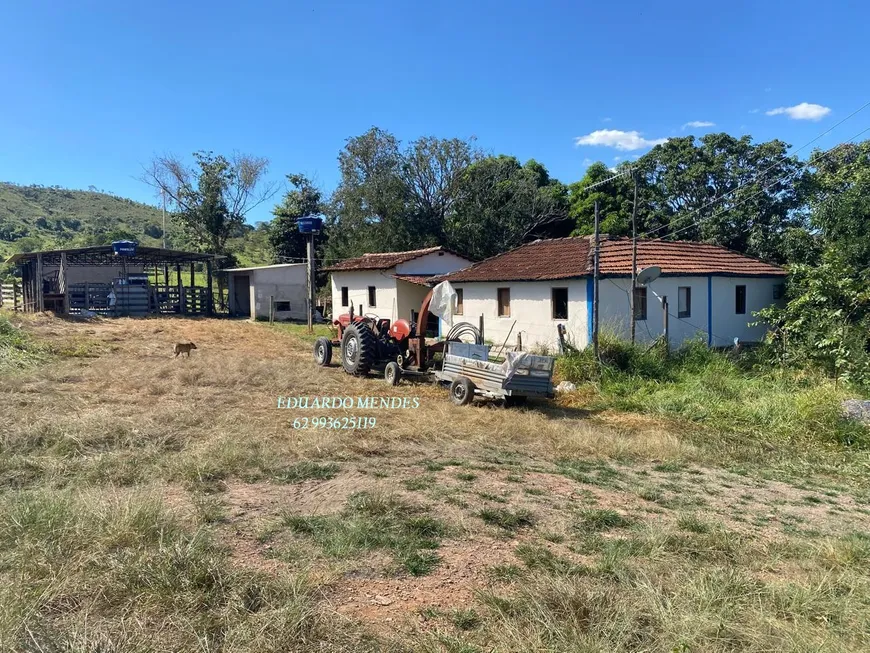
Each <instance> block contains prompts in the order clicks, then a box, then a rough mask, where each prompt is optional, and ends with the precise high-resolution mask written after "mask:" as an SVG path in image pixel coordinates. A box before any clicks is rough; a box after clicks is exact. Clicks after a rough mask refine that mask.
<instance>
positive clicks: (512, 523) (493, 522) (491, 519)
mask: <svg viewBox="0 0 870 653" xmlns="http://www.w3.org/2000/svg"><path fill="white" fill-rule="evenodd" d="M477 516H478V517H480V518H481V519H482V520H483V521H484V522H485V523H487V524H489V525H490V526H498V527H499V528H501V529H503V530H506V531H517V530H520V529H521V528H528V527H531V526H534V525H535V518H534V515H533V514H532V512H531V511H529V510H526V509H525V508H520V509H518V510H515V511H514V510H510V509H508V508H484V509H482V510H481V511H480V512H478V513H477Z"/></svg>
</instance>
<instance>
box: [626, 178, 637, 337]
mask: <svg viewBox="0 0 870 653" xmlns="http://www.w3.org/2000/svg"><path fill="white" fill-rule="evenodd" d="M631 176H632V177H633V178H634V206H632V209H631V294H630V295H629V307H628V312H629V314H630V315H631V344H634V332H635V328H636V326H637V322H636V320H635V317H634V294H635V292H636V290H637V173H635V172H632V175H631Z"/></svg>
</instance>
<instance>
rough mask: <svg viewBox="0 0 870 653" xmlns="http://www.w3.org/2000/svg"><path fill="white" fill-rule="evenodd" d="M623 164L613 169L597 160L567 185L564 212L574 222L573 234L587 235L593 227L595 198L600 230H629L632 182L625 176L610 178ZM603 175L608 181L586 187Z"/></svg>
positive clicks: (618, 233) (619, 232) (621, 232)
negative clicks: (566, 207)
mask: <svg viewBox="0 0 870 653" xmlns="http://www.w3.org/2000/svg"><path fill="white" fill-rule="evenodd" d="M625 165H627V164H623V166H622V167H621V168H620V169H619V170H617V171H613V170H611V169H610V168H608V167H607V166H606V165H604V164H603V163H601V162H600V161H599V162H597V163H593V164H592V165H591V166H589V167H588V168H587V169H586V174H585V175H583V179H581V180H580V181H577V182H574V183H573V184H571V185H570V186H569V199H568V202H569V210H568V213H569V215H570V216H571V218H573V220H574V223H575V226H574V235H576V236H587V235H589V234H591V233H592V232H593V231H594V227H595V202H598V214H599V219H600V220H601V233H606V234H611V235H613V236H624V235H626V234H630V233H631V210H632V204H633V201H634V195H633V193H634V182H633V181H632V180H631V178H630V177H628V176H624V177H618V178H616V179H612V178H613V177H614V176H615V175H616V174H617V173H618V172H620V171H624V170H625ZM605 179H611V181H609V182H608V183H606V184H602V185H601V186H597V187H596V188H594V189H592V190H591V191H587V190H586V188H587V187H588V186H591V185H592V184H596V183H599V182H601V181H604V180H605ZM638 204H639V205H640V202H638Z"/></svg>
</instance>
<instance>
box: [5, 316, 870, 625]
mask: <svg viewBox="0 0 870 653" xmlns="http://www.w3.org/2000/svg"><path fill="white" fill-rule="evenodd" d="M28 328H29V329H30V330H32V331H33V332H34V333H36V334H37V335H38V336H39V337H41V338H45V339H47V340H48V341H50V342H53V343H55V344H56V345H57V346H58V347H62V348H65V349H66V350H72V351H73V352H74V355H70V356H65V357H63V358H62V359H60V360H58V361H56V362H52V363H50V364H48V365H47V366H45V367H43V368H40V369H37V370H36V371H34V372H32V373H28V374H26V375H18V376H15V377H14V378H13V377H10V378H4V379H2V380H0V391H2V393H3V400H4V405H5V407H4V413H5V414H6V416H5V417H4V426H3V430H4V439H5V441H7V442H13V441H15V440H16V438H24V437H33V434H34V433H36V432H37V431H39V432H44V431H45V429H46V428H48V427H47V424H49V422H51V423H53V424H54V425H55V426H56V427H57V428H59V429H61V430H62V429H63V428H64V425H65V424H72V423H75V424H77V425H78V426H80V427H82V429H84V430H83V431H82V433H83V435H79V436H77V439H76V441H75V442H67V443H66V444H65V445H64V446H67V447H69V448H70V450H71V451H75V452H76V453H75V456H74V457H73V458H69V459H62V460H61V462H57V463H46V464H45V467H43V468H42V473H44V474H46V475H47V478H50V479H54V481H53V482H55V483H56V484H57V485H62V484H63V483H64V482H65V480H64V479H65V474H66V473H67V468H66V467H64V466H65V465H67V466H68V465H71V464H74V463H75V464H82V465H85V464H86V465H90V466H88V467H86V468H83V469H85V472H82V473H86V474H97V473H100V474H114V475H115V476H112V477H111V479H112V480H111V482H112V483H117V484H118V485H125V484H126V485H128V486H129V485H133V486H136V485H142V486H149V487H156V488H158V490H159V491H160V492H161V493H162V494H163V496H164V497H165V498H166V500H167V503H168V504H169V505H171V506H173V507H174V509H177V510H178V511H180V512H183V513H186V514H196V513H197V511H198V510H199V511H203V510H204V509H203V508H202V506H203V505H206V506H207V509H208V510H209V511H211V513H213V515H212V516H211V517H210V518H209V519H207V520H206V521H207V522H208V523H209V525H210V528H213V529H215V531H216V532H217V533H218V534H219V536H220V538H221V540H222V541H223V542H224V543H225V544H226V546H227V547H229V548H230V549H231V551H232V556H233V559H234V561H235V562H236V563H237V564H238V565H241V566H250V567H253V568H256V569H259V570H265V571H267V572H268V571H270V570H276V569H279V568H281V567H287V568H292V569H305V570H307V571H308V572H310V573H311V574H312V575H313V576H314V577H316V578H318V579H319V580H320V581H321V582H322V583H323V585H324V587H325V588H326V589H325V597H326V600H327V601H328V602H329V603H330V604H331V605H332V606H333V607H334V609H335V610H336V611H337V612H338V613H339V614H341V615H345V616H347V617H349V618H352V619H356V620H359V621H361V622H363V623H364V624H366V625H367V626H368V627H371V628H373V629H374V630H377V631H394V630H396V629H402V628H423V629H425V628H427V627H428V624H429V623H430V621H431V620H432V619H433V615H437V614H440V613H444V612H447V611H456V610H463V609H466V608H469V607H471V606H472V604H473V603H474V600H475V596H476V593H477V592H479V591H480V590H484V589H486V588H487V587H489V586H491V584H492V583H493V578H494V574H497V573H498V572H499V571H504V570H506V569H507V570H509V569H510V568H511V567H512V566H521V565H522V564H523V563H522V561H521V560H520V559H519V558H518V557H517V553H516V552H517V550H518V546H520V545H523V544H527V545H535V546H540V547H544V548H546V549H547V550H549V551H550V552H552V553H553V555H554V556H556V557H557V558H559V559H560V560H565V561H568V563H570V564H573V565H578V566H582V565H585V564H588V563H589V560H590V555H591V552H589V551H585V550H584V548H583V545H582V543H581V544H579V545H578V543H577V539H576V537H574V536H575V535H576V533H577V530H578V528H580V529H582V528H583V524H584V523H587V522H591V521H592V520H593V518H594V517H595V516H596V515H599V516H600V515H605V516H607V517H608V518H613V513H615V514H616V515H617V516H618V517H621V518H623V519H624V523H625V524H635V523H640V522H644V523H661V524H673V523H675V522H678V521H679V520H687V519H694V520H699V521H702V522H704V523H709V524H713V526H711V527H712V528H725V529H728V530H729V531H731V532H734V533H737V534H738V536H740V537H745V538H748V539H768V540H776V539H778V538H785V537H787V536H788V535H789V534H790V533H794V532H810V533H812V532H817V533H840V532H849V531H852V530H855V529H866V527H867V524H868V516H867V509H866V507H865V506H864V505H863V504H861V503H859V502H856V500H855V499H854V497H853V496H852V495H851V494H850V493H849V492H848V491H842V490H837V489H834V490H830V489H829V490H827V491H823V490H821V489H820V488H818V487H815V486H809V485H804V484H802V483H800V482H786V481H781V480H777V481H774V480H765V479H762V478H759V477H757V476H748V475H745V474H743V473H741V471H740V470H731V469H727V468H719V467H714V466H709V465H708V464H707V463H706V462H705V460H704V456H703V455H702V454H701V453H700V452H699V451H698V449H697V447H696V446H695V445H693V444H692V440H691V439H690V438H685V437H682V435H681V434H680V433H679V432H675V430H674V428H673V427H672V425H669V424H666V423H664V422H662V421H659V420H655V419H652V418H648V417H644V416H639V415H619V414H607V413H597V414H596V413H593V412H591V411H588V410H586V409H585V408H584V405H583V402H582V398H578V397H577V396H574V397H567V398H563V399H561V400H559V401H556V402H552V403H548V402H543V403H533V404H531V405H530V406H528V407H527V408H523V409H506V408H504V407H501V406H498V405H496V404H483V403H481V404H476V405H473V406H469V407H464V408H456V407H454V406H452V405H451V404H450V403H449V401H448V398H447V394H446V391H444V390H443V389H441V388H439V387H436V386H434V385H428V384H410V383H403V384H402V385H401V386H399V387H398V388H390V387H388V386H387V385H386V384H385V383H384V382H383V381H382V380H380V379H377V378H374V377H372V378H368V379H358V378H353V377H350V376H348V375H346V374H344V373H343V371H341V369H340V368H339V367H336V366H334V365H333V366H332V367H330V368H319V367H317V366H316V365H315V364H314V361H313V358H312V355H311V351H310V349H311V345H310V342H309V341H306V340H303V339H300V338H299V337H297V336H295V335H293V334H291V333H288V332H287V331H285V330H281V329H278V328H270V327H268V326H267V325H263V324H253V323H248V322H242V321H228V320H206V319H198V320H194V319H190V320H182V319H168V318H159V319H146V320H133V319H118V320H103V319H95V320H89V321H64V320H61V319H57V318H53V317H48V316H44V317H39V318H34V319H32V320H31V321H30V322H29V323H28ZM176 342H194V343H196V345H197V349H196V350H195V351H193V352H192V353H191V356H190V357H189V358H187V357H179V358H174V357H173V354H172V349H173V345H174V344H175V343H176ZM369 396H376V397H381V396H385V397H391V396H399V397H403V398H411V399H418V400H419V408H416V409H395V410H380V409H378V410H373V409H367V408H358V407H354V408H353V409H344V408H340V409H334V408H329V409H321V410H315V409H308V410H299V409H286V408H278V397H308V398H311V399H312V400H313V398H315V397H320V398H322V397H329V398H331V397H351V398H352V400H353V403H354V405H355V406H356V403H357V398H359V397H369ZM25 414H26V415H28V418H27V419H23V418H22V417H21V416H22V415H25ZM13 415H18V417H17V418H16V417H13ZM317 417H326V418H344V417H374V418H375V419H376V420H377V421H376V425H375V426H374V427H373V428H370V429H330V428H310V427H309V428H300V423H301V422H300V420H304V419H305V418H308V420H309V425H310V424H311V420H312V419H313V418H317ZM108 424H112V425H114V427H113V429H110V433H109V435H106V426H107V425H108ZM294 425H295V428H294ZM101 434H102V435H101ZM106 438H112V439H113V441H112V443H109V442H108V441H106ZM125 439H129V441H130V442H129V446H126V445H125V447H122V448H123V449H124V452H125V453H124V454H123V456H122V455H121V454H118V457H116V458H110V459H108V460H107V462H106V463H105V464H111V465H112V470H111V471H105V469H104V468H103V467H97V465H101V464H103V463H99V461H98V460H97V458H98V457H99V456H100V455H101V453H100V452H101V451H104V452H107V451H109V450H110V449H114V448H118V447H117V443H118V441H126V440H125ZM142 452H145V453H142ZM149 452H159V454H155V455H154V456H152V457H151V458H149V459H148V460H149V461H150V462H149V465H151V466H150V467H149V468H148V469H149V471H148V473H147V476H148V478H142V477H141V476H139V475H138V474H139V472H137V465H139V464H140V461H141V460H142V459H141V458H137V456H140V455H141V456H145V455H151V454H150V453H149ZM106 455H110V454H106ZM111 455H112V456H114V455H116V454H114V453H112V454H111ZM124 456H126V457H124ZM82 459H84V460H85V461H86V462H82ZM311 460H313V461H316V462H317V464H318V465H321V466H323V467H322V468H323V469H328V470H330V471H328V473H323V474H320V473H319V472H317V473H314V476H315V477H310V476H311V474H312V473H309V472H305V473H302V472H300V473H299V477H298V478H296V477H293V476H292V474H291V472H292V473H296V472H293V470H295V469H296V468H294V467H292V466H293V465H296V464H298V463H300V462H301V461H311ZM318 469H320V468H318ZM94 470H96V471H94ZM288 470H290V471H288ZM16 473H19V472H16ZM124 474H127V476H124ZM282 474H283V476H282ZM287 474H291V476H290V477H288V476H287ZM318 474H320V475H321V476H322V477H320V478H317V477H316V476H317V475H318ZM101 478H103V477H101ZM5 480H6V481H7V482H9V481H10V479H9V478H7V479H5ZM101 482H102V481H101ZM360 492H367V493H370V494H374V495H382V496H393V497H398V498H400V499H401V500H402V501H405V502H407V503H408V504H410V505H414V506H420V507H421V509H425V510H426V511H427V514H431V515H432V516H433V517H435V518H437V519H439V520H441V521H442V522H443V523H445V524H449V529H448V533H447V534H446V535H445V536H444V537H443V539H442V540H441V542H440V546H439V547H438V549H437V555H438V558H439V563H438V564H437V566H436V567H435V568H434V570H433V571H432V572H431V573H428V574H426V575H421V576H413V575H410V574H407V573H404V572H402V571H397V569H396V566H395V564H394V561H393V560H392V558H391V556H390V554H389V553H388V552H385V551H383V550H374V551H364V552H361V553H360V554H359V555H351V556H344V557H338V558H336V557H330V556H329V555H327V554H325V553H323V551H321V550H319V549H318V547H317V546H316V545H315V544H313V543H312V541H311V540H310V538H307V537H306V536H305V535H304V534H300V533H289V532H284V531H281V526H280V524H281V523H282V522H281V520H282V519H284V520H286V519H287V517H288V516H302V517H312V516H313V517H318V516H320V517H322V516H335V515H340V514H341V513H342V511H343V510H344V509H345V507H346V506H347V504H348V500H349V499H350V498H351V497H352V496H354V495H357V494H358V493H360ZM203 502H206V503H205V504H204V503H203ZM198 506H199V507H198ZM486 510H495V511H498V510H507V511H510V512H511V513H514V514H520V513H521V514H526V515H529V516H530V521H531V522H533V523H532V525H520V526H519V527H516V528H504V527H501V526H499V525H497V524H492V523H487V521H486V520H485V519H483V518H482V517H481V514H482V513H483V512H484V511H486ZM590 515H591V516H590ZM584 520H586V521H584ZM620 532H621V531H620V528H619V527H617V528H616V529H612V530H607V531H605V532H602V533H600V535H599V536H600V537H603V538H611V537H619V536H620ZM275 533H278V535H275ZM594 534H595V533H594V528H593V527H590V531H589V536H590V537H591V536H592V535H594ZM772 564H773V565H774V566H773V567H771V569H770V570H769V572H770V573H775V572H776V567H775V563H772Z"/></svg>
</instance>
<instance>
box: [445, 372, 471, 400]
mask: <svg viewBox="0 0 870 653" xmlns="http://www.w3.org/2000/svg"><path fill="white" fill-rule="evenodd" d="M472 399H474V384H473V383H472V382H471V379H468V378H466V377H464V376H459V377H457V378H456V379H454V381H453V383H451V384H450V401H452V402H453V403H454V404H456V405H457V406H465V405H466V404H470V403H471V400H472Z"/></svg>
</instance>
